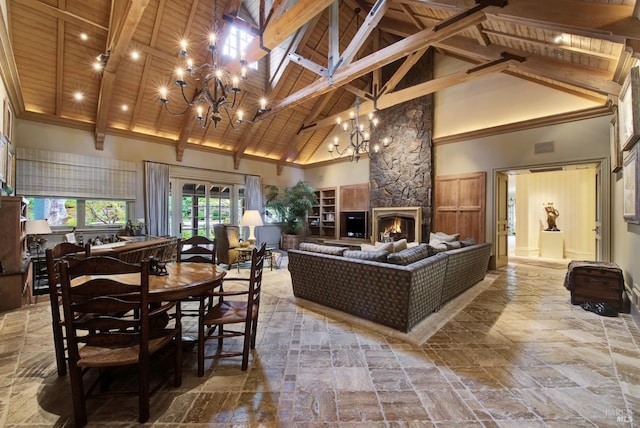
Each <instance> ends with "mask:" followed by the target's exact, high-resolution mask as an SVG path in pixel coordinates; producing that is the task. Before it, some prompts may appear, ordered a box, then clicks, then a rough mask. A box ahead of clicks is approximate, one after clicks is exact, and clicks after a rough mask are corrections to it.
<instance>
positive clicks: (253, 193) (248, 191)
mask: <svg viewBox="0 0 640 428" xmlns="http://www.w3.org/2000/svg"><path fill="white" fill-rule="evenodd" d="M244 203H245V209H247V210H258V211H260V212H261V213H262V189H261V186H260V177H259V176H257V175H247V178H246V179H245V183H244Z"/></svg>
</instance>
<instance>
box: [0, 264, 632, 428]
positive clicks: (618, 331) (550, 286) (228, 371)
mask: <svg viewBox="0 0 640 428" xmlns="http://www.w3.org/2000/svg"><path fill="white" fill-rule="evenodd" d="M274 272H275V273H274V274H271V273H266V274H265V275H266V276H265V294H264V297H263V302H262V306H261V319H260V325H259V330H260V334H259V341H258V344H257V349H256V352H255V353H254V354H253V356H252V358H251V361H250V367H249V370H248V371H246V372H242V371H241V370H240V361H239V359H238V358H234V359H224V360H220V361H219V362H218V363H214V365H213V366H210V367H208V370H207V371H206V373H205V376H204V377H203V378H198V377H197V376H196V375H195V366H196V360H195V349H193V350H191V351H189V352H187V353H186V354H185V357H186V360H185V372H184V378H183V384H182V386H181V387H180V388H177V389H176V388H172V387H171V385H170V384H167V386H166V387H164V389H162V390H160V391H159V392H157V393H156V394H155V395H154V396H153V397H152V407H151V417H150V420H149V423H148V425H153V426H158V427H164V426H167V427H168V426H185V427H205V426H208V427H236V426H237V427H243V426H244V427H258V426H265V427H288V426H291V427H293V426H296V427H363V428H364V427H367V428H368V427H432V426H433V427H547V426H548V427H621V426H622V427H624V426H626V427H629V426H633V425H634V423H635V421H640V353H639V347H638V344H639V343H640V331H639V330H638V328H637V327H636V325H635V324H634V322H633V320H632V319H631V316H630V315H628V314H621V315H620V316H619V317H616V318H607V317H601V316H598V315H596V314H593V313H591V312H587V311H584V310H583V309H582V308H580V307H579V306H572V305H571V304H570V302H569V292H568V291H567V290H565V289H564V287H563V277H564V273H565V270H564V269H562V268H559V269H553V268H548V267H532V266H527V265H522V264H518V265H514V264H511V265H509V266H508V267H507V268H504V269H502V270H500V271H498V272H497V273H498V274H499V276H498V278H497V280H495V281H494V282H493V284H492V285H491V286H490V287H489V288H487V289H486V290H485V291H484V292H482V293H481V294H480V295H479V296H478V297H477V298H476V299H475V300H474V301H473V302H471V303H470V304H469V305H467V306H466V308H465V309H463V310H462V311H461V312H459V313H458V314H457V315H456V316H455V317H453V318H452V319H451V320H450V321H449V322H448V323H447V324H446V325H445V326H444V327H443V328H441V329H440V330H439V331H438V332H436V333H435V334H434V335H432V336H431V337H430V339H429V340H427V341H426V343H424V345H423V346H420V347H416V346H413V345H410V344H408V343H406V342H403V341H401V340H399V339H397V338H392V337H388V336H385V335H381V334H378V333H372V332H370V331H365V330H361V329H359V328H358V327H355V326H353V325H350V324H349V323H345V322H338V321H335V320H331V319H328V318H326V317H323V316H322V315H321V314H318V313H314V312H311V311H309V310H306V309H303V308H301V307H300V306H297V305H296V304H295V303H294V302H293V299H292V298H287V297H285V296H282V292H279V293H269V290H270V288H271V287H276V288H277V287H278V286H282V284H283V283H284V284H285V285H286V277H287V276H288V274H287V272H286V269H280V270H279V271H277V272H276V271H274ZM269 275H271V276H269ZM274 289H275V288H274ZM281 289H282V287H281ZM49 316H50V315H49V308H48V303H47V302H41V303H39V304H37V305H33V306H30V307H28V308H25V309H21V310H16V311H11V312H5V313H2V314H0V426H7V427H18V426H20V427H22V426H38V427H40V426H41V427H44V426H73V418H72V416H71V412H72V410H71V401H70V400H71V397H70V388H69V384H68V379H67V378H66V377H65V378H58V377H57V375H56V369H55V362H54V356H53V345H52V343H51V330H50V326H49V320H50V318H49ZM213 345H214V346H215V344H213ZM232 346H236V344H235V343H230V342H229V343H227V342H225V347H232ZM135 425H137V400H136V399H135V398H118V399H111V400H109V401H95V400H93V401H90V402H89V426H105V427H106V426H109V427H113V426H135Z"/></svg>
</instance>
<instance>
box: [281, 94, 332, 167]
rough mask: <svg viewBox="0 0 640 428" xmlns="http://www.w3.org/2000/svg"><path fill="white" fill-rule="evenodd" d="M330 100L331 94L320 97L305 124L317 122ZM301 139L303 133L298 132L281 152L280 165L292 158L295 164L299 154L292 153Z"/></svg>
mask: <svg viewBox="0 0 640 428" xmlns="http://www.w3.org/2000/svg"><path fill="white" fill-rule="evenodd" d="M330 100H331V94H325V95H323V96H321V97H318V99H317V100H316V102H315V103H314V104H313V107H312V108H311V112H310V113H309V114H308V115H307V117H305V119H304V121H303V123H308V122H313V121H314V120H316V119H317V118H318V116H320V113H322V110H323V109H324V108H325V107H326V106H327V104H328V103H329V101H330ZM301 137H302V132H298V133H297V134H296V136H295V137H294V138H293V140H291V141H290V142H289V144H287V147H286V148H285V149H284V150H283V151H282V152H280V156H279V157H278V165H284V164H285V162H287V159H289V158H291V162H293V161H294V160H295V159H296V158H297V157H298V153H293V154H292V153H291V151H292V150H293V149H294V148H295V147H296V146H297V145H298V143H299V142H300V139H301Z"/></svg>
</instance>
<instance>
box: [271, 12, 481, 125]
mask: <svg viewBox="0 0 640 428" xmlns="http://www.w3.org/2000/svg"><path fill="white" fill-rule="evenodd" d="M484 19H485V15H484V13H483V12H482V11H476V12H474V13H473V14H471V15H468V16H465V17H464V18H462V19H460V20H459V21H457V22H455V23H453V24H451V25H449V26H447V27H445V28H443V29H441V30H440V31H433V29H426V30H423V31H420V32H419V33H416V34H414V35H412V36H410V37H407V38H405V39H403V40H401V41H399V42H397V43H394V44H393V45H390V46H387V47H386V48H383V49H380V50H379V51H377V52H374V53H372V54H370V55H368V56H366V57H364V58H362V59H360V60H358V61H355V62H353V63H351V64H349V65H347V66H345V67H342V68H340V69H339V70H338V71H337V72H336V73H335V74H334V75H333V79H332V81H331V83H330V81H329V78H326V77H322V78H319V79H317V80H316V81H315V82H314V83H312V84H310V85H308V86H307V87H305V88H303V89H301V90H299V91H297V92H296V93H294V94H292V95H290V96H288V97H287V98H285V99H283V100H281V101H280V102H279V103H278V104H277V105H275V106H272V108H271V111H270V112H269V113H267V114H265V115H263V119H265V118H267V117H270V116H272V115H275V114H277V113H279V112H281V111H282V110H285V109H287V108H291V107H295V106H296V105H298V104H301V103H303V102H305V101H307V100H309V99H311V98H314V97H316V96H319V95H322V94H325V93H327V92H330V91H332V90H334V89H335V88H337V87H340V86H342V85H344V84H345V83H348V82H351V81H352V80H354V79H357V78H358V77H361V76H364V75H365V74H367V73H370V72H371V71H373V70H375V69H376V68H380V67H382V66H384V65H387V64H390V63H392V62H393V61H396V60H398V59H400V58H403V57H405V56H407V55H409V54H411V53H413V52H415V51H417V50H420V49H423V48H426V47H429V46H430V45H431V44H433V43H437V42H440V41H443V40H445V39H447V38H449V37H451V36H453V35H454V34H456V33H458V32H460V31H462V30H464V29H465V28H467V27H468V26H469V25H475V24H478V23H479V22H481V21H483V20H484Z"/></svg>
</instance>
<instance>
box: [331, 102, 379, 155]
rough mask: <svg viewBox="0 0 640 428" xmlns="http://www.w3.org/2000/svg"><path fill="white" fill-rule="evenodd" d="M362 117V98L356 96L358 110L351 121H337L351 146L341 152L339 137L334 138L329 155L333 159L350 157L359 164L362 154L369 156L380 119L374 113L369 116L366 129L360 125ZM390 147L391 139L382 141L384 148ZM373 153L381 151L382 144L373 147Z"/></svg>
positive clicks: (352, 114)
mask: <svg viewBox="0 0 640 428" xmlns="http://www.w3.org/2000/svg"><path fill="white" fill-rule="evenodd" d="M359 115H360V97H359V96H357V95H356V109H355V114H354V112H351V113H350V117H349V119H347V120H345V121H343V120H342V119H340V118H338V119H337V124H338V127H340V129H342V131H344V132H345V133H346V134H348V135H349V145H348V146H346V147H345V148H344V149H342V150H340V142H339V141H338V137H334V139H333V143H330V144H329V153H330V154H331V157H332V158H339V157H341V156H345V155H346V156H350V157H351V159H350V160H351V162H353V161H354V160H355V161H356V162H358V161H359V160H360V155H361V154H365V153H367V154H369V155H371V152H370V151H369V148H370V147H369V143H370V139H371V133H372V131H373V130H374V129H375V128H376V127H377V126H378V123H379V121H378V118H377V117H376V115H375V114H374V113H370V114H369V125H368V126H367V127H365V126H364V125H363V124H361V123H360V119H359ZM388 145H389V139H388V138H386V137H385V138H383V139H382V146H383V147H387V146H388ZM372 149H373V153H378V152H379V151H380V144H378V143H376V144H374V145H373V147H372Z"/></svg>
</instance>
